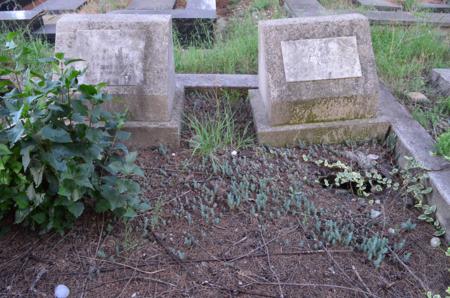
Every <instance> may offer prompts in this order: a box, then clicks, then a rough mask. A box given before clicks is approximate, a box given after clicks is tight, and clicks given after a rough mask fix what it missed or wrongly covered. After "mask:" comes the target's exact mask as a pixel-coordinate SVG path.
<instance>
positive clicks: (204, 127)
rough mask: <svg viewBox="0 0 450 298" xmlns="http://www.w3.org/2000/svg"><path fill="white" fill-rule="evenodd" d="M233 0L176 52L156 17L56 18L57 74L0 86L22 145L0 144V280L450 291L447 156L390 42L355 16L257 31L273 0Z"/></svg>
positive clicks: (85, 289)
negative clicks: (385, 79) (201, 39)
mask: <svg viewBox="0 0 450 298" xmlns="http://www.w3.org/2000/svg"><path fill="white" fill-rule="evenodd" d="M307 2H308V1H307ZM308 3H311V2H308ZM228 8H229V11H230V15H229V16H230V18H229V19H228V20H227V22H225V24H223V23H222V24H220V23H219V24H218V28H217V30H218V32H219V33H220V34H221V35H222V37H221V38H218V39H217V40H216V42H215V43H209V44H208V43H206V45H207V46H204V45H205V43H199V44H193V45H191V46H189V47H183V46H181V44H180V43H179V42H178V41H177V39H175V45H174V47H175V51H174V50H173V49H172V36H171V34H172V33H171V24H170V19H169V18H168V17H167V16H161V15H138V16H136V15H130V14H129V15H125V16H124V15H119V14H103V15H71V16H66V17H64V18H63V19H61V20H60V22H59V23H58V28H57V29H58V30H57V31H58V36H57V40H56V49H57V50H58V51H59V50H63V51H64V52H66V56H65V57H62V56H61V55H58V56H57V57H56V58H57V59H58V60H56V61H54V64H53V66H54V69H55V70H56V71H59V72H58V74H59V75H56V76H54V74H52V75H47V76H36V77H34V80H33V82H29V85H27V88H18V87H17V86H16V88H15V91H14V92H11V90H14V82H8V81H5V82H6V83H2V85H1V88H2V89H1V92H2V99H3V100H4V101H7V102H8V103H9V104H8V105H5V107H3V106H2V108H3V109H2V115H4V114H8V115H9V116H8V117H7V118H6V119H7V120H8V121H6V120H5V121H3V122H2V123H8V122H9V123H12V124H9V125H10V126H8V127H3V126H2V127H1V128H2V130H1V131H0V132H1V133H2V134H0V136H1V138H0V140H1V142H7V143H6V144H7V145H11V143H12V142H14V144H16V143H17V144H19V145H20V147H18V146H19V145H17V146H14V144H12V145H13V146H0V154H1V161H2V165H6V168H5V169H6V170H7V171H6V172H4V171H3V170H4V169H3V168H1V169H0V173H1V174H2V176H0V177H2V179H0V183H1V186H2V187H1V188H0V192H4V191H5V189H6V190H9V188H7V186H11V184H8V183H10V181H11V179H9V177H10V176H11V175H12V177H15V179H14V180H12V181H14V182H18V185H13V186H17V188H14V190H16V189H18V191H19V192H21V193H20V195H14V194H13V195H11V194H9V193H8V192H6V193H2V194H3V195H4V196H2V197H1V199H0V206H1V207H2V208H0V216H3V217H2V219H1V222H0V251H1V252H2V255H1V257H0V269H1V270H0V295H3V296H12V295H17V296H33V295H44V294H45V295H47V296H51V295H53V291H54V289H55V286H56V285H57V284H64V285H66V286H68V288H69V289H70V291H71V296H75V297H78V296H83V297H111V296H131V297H153V296H162V297H178V296H192V297H221V296H243V297H246V296H250V297H253V296H262V297H302V296H307V297H360V296H361V297H365V296H367V297H423V296H424V295H433V294H440V295H442V296H443V295H445V291H446V289H447V287H448V285H449V284H450V279H449V276H448V267H449V259H448V256H446V255H445V252H446V250H447V244H448V242H446V240H445V239H444V237H443V236H444V232H445V231H444V228H446V227H449V226H450V218H449V214H450V212H449V210H450V208H449V204H448V203H447V202H448V200H447V199H448V194H449V193H450V191H448V183H446V182H447V181H448V177H450V172H449V167H448V166H449V164H448V163H446V162H445V160H444V159H442V158H438V157H435V156H432V155H430V151H432V150H434V147H433V139H432V138H431V136H430V135H428V134H427V132H426V131H425V130H424V129H423V127H421V126H420V125H419V123H417V122H416V121H415V120H414V119H413V118H412V117H411V115H410V113H409V112H408V111H407V110H406V109H405V107H404V106H403V105H401V104H400V103H399V102H398V101H397V100H396V99H395V98H394V97H393V95H392V94H391V91H390V90H389V89H388V88H387V87H386V86H384V85H383V84H379V81H378V77H377V74H376V63H380V62H381V61H383V60H382V59H383V56H380V53H383V51H379V50H380V48H381V46H385V47H392V48H395V45H398V44H400V42H398V40H397V39H396V38H393V36H390V35H387V37H391V38H386V40H389V41H390V42H391V44H389V43H388V42H387V41H384V43H381V44H380V43H377V42H380V41H382V40H383V39H384V38H385V37H386V35H384V32H381V33H380V32H376V31H374V30H373V29H375V28H372V29H371V28H370V27H369V23H368V20H367V19H366V18H364V17H363V16H361V15H354V14H346V15H339V16H323V17H319V16H314V17H309V18H301V19H281V20H266V21H262V22H260V23H259V24H260V36H259V37H258V35H257V32H258V31H257V24H258V22H259V21H261V19H272V18H282V17H283V16H284V15H283V11H282V10H281V7H280V6H279V2H278V1H277V0H274V1H270V2H266V1H258V0H254V1H248V2H247V1H243V2H241V3H234V4H233V5H231V4H230V6H229V7H228ZM321 10H322V8H320V7H318V6H314V12H313V13H311V12H310V11H303V12H302V13H305V14H309V13H311V14H316V13H318V11H321ZM220 26H223V27H220ZM377 28H378V27H377ZM371 30H372V34H373V35H374V37H373V38H371V36H370V35H371ZM374 32H375V33H376V34H374ZM402 33H404V32H403V31H402ZM400 36H403V35H402V34H400ZM423 36H429V35H423ZM394 37H395V36H394ZM403 37H404V36H403ZM416 37H417V36H416ZM5 38H6V39H7V40H8V36H7V37H5ZM258 39H259V45H258ZM419 40H420V41H421V43H420V45H422V46H423V44H422V43H424V44H426V45H428V46H429V47H430V48H433V49H434V50H435V52H433V53H434V55H433V56H434V57H435V58H436V57H440V58H442V59H443V60H444V62H445V61H446V60H445V57H446V56H445V55H446V52H444V51H443V52H440V51H441V48H440V47H437V46H436V45H439V44H438V43H437V42H438V41H440V40H439V39H437V40H436V43H435V42H434V40H431V41H433V42H431V41H430V40H426V41H427V42H423V40H421V39H419ZM5 41H6V40H5ZM376 41H377V42H376ZM400 41H402V44H408V43H407V41H408V39H400ZM392 43H393V44H392ZM7 45H11V40H9V43H8V44H7ZM372 45H373V46H374V48H375V51H374V53H373V52H372ZM414 45H415V46H416V47H415V48H417V52H418V53H419V54H418V56H419V57H420V58H422V59H423V60H420V61H421V62H422V64H426V67H427V68H428V67H430V66H431V65H433V66H432V67H435V66H434V63H435V62H436V60H433V61H432V62H429V61H428V60H427V59H428V57H429V56H432V55H428V54H429V49H428V48H424V47H419V46H417V45H416V44H414ZM20 46H21V45H20V44H19V48H18V49H17V50H20ZM30 48H31V47H30ZM3 51H5V49H3ZM10 51H14V48H13V49H10ZM25 52H26V53H28V51H25ZM258 52H259V54H260V57H259V60H258V56H257V55H258ZM3 53H5V52H3ZM6 53H8V51H7V50H6ZM384 53H389V52H384ZM399 54H401V55H400V56H401V57H402V58H403V59H405V60H402V61H406V62H402V63H401V65H405V66H408V63H409V64H413V63H412V62H413V61H414V62H416V61H415V60H413V59H411V57H416V55H413V56H408V55H403V54H404V53H403V52H399ZM420 54H421V55H420ZM307 55H309V56H307ZM6 56H7V55H6ZM6 56H4V55H2V57H6ZM76 57H81V58H83V60H84V61H72V62H73V66H75V67H77V68H83V67H84V66H88V67H89V68H88V69H87V71H86V72H82V73H78V72H77V71H73V70H71V69H70V67H68V66H67V65H65V64H64V62H63V60H64V59H63V58H68V59H70V58H76ZM306 57H309V59H307V58H306ZM374 57H375V59H374ZM393 57H394V58H398V57H396V56H393ZM424 57H426V58H424ZM3 60H6V58H3ZM29 60H33V61H35V60H37V59H29ZM24 61H25V60H24ZM312 61H315V62H316V63H312ZM384 61H389V62H391V64H393V65H394V66H395V63H392V61H396V60H384ZM442 64H443V63H442ZM442 64H441V65H442ZM414 65H415V64H414ZM2 66H3V65H2ZM58 66H59V67H58ZM61 66H63V67H62V68H60V67H61ZM306 68H307V69H308V71H303V70H304V69H306ZM324 69H326V71H325V70H324ZM421 69H422V68H421ZM421 69H420V70H421ZM33 70H34V69H33ZM38 71H39V70H38ZM40 71H42V70H40ZM176 72H179V73H181V72H184V73H183V74H175V73H176ZM195 72H198V73H195ZM418 72H419V73H421V71H418ZM29 73H30V74H31V75H33V73H34V72H33V73H31V72H29ZM39 73H40V72H39ZM208 73H209V74H208ZM232 73H239V74H240V75H233V74H232ZM379 73H380V76H381V75H386V74H390V73H389V72H388V71H386V69H383V72H379ZM257 74H258V75H257ZM408 74H417V73H408ZM61 75H62V80H58V81H56V82H48V81H47V80H53V79H54V78H55V77H59V76H61ZM401 77H402V78H403V77H405V78H408V79H411V78H414V76H413V75H410V76H401ZM394 78H398V76H394ZM43 80H45V81H43ZM99 80H102V81H106V83H107V85H108V86H107V87H105V88H104V89H103V90H105V91H108V92H109V93H110V94H111V95H112V98H109V97H108V96H107V95H106V94H103V93H102V92H101V90H102V89H101V87H102V86H96V85H91V84H96V83H97V82H98V81H99ZM411 80H412V79H411ZM393 82H394V81H390V82H389V83H393ZM66 86H70V90H67V88H68V87H66ZM392 86H397V85H392ZM19 87H20V86H19ZM223 87H227V88H223ZM391 88H392V87H391ZM248 89H253V90H251V91H249V92H247V90H248ZM393 89H394V88H393ZM30 90H31V91H33V92H34V93H32V94H28V93H25V92H30ZM395 90H396V92H397V90H402V89H395ZM43 93H44V94H45V95H44V96H42V94H43ZM55 94H56V96H55ZM70 94H72V95H75V94H76V96H74V97H71V96H69V95H70ZM35 96H36V97H35ZM58 96H60V97H58ZM55 98H57V99H59V100H55ZM23 101H25V104H26V105H25V106H24V108H23V109H20V107H16V104H17V103H21V102H23ZM102 101H106V102H107V103H106V105H103V106H104V108H105V109H101V108H100V106H99V105H97V104H96V103H98V102H102ZM180 101H184V110H183V111H181V109H177V107H180V106H182V105H178V104H177V102H178V103H180ZM336 103H339V104H336ZM88 104H89V105H88ZM90 105H94V106H93V107H92V106H90ZM286 106H288V107H290V108H286ZM326 106H329V108H328V109H327V108H326ZM124 107H125V108H128V110H129V112H130V113H129V117H130V118H129V120H131V121H128V122H125V119H124V118H123V117H120V115H115V114H113V112H114V111H117V110H121V111H122V110H123V108H124ZM309 107H311V108H309ZM18 111H19V112H18ZM257 111H260V112H261V113H257ZM305 111H306V112H305ZM182 112H183V113H182ZM181 113H182V115H183V119H182V121H180V120H181V119H179V118H177V117H174V115H178V116H179V115H181ZM252 113H253V114H254V115H255V116H254V117H252ZM113 115H115V116H113ZM258 115H262V116H263V117H258ZM115 117H117V118H115ZM261 118H262V119H263V121H265V124H267V125H266V127H265V128H267V129H270V130H273V131H274V132H273V133H272V135H271V136H268V137H266V138H265V139H264V136H262V133H261V125H260V124H261V121H260V120H261ZM48 119H53V122H49V121H48ZM172 120H174V121H172ZM22 121H23V122H22ZM45 121H47V122H45ZM42 123H44V124H45V126H44V127H41V126H42ZM174 123H175V124H174ZM356 123H359V124H361V125H362V127H363V128H362V129H360V130H359V129H358V126H357V125H356ZM170 124H174V126H172V129H168V127H170ZM181 124H183V125H181ZM20 125H22V127H23V129H24V131H22V130H21V126H20ZM39 125H41V126H39ZM311 125H312V126H313V127H315V128H318V129H316V130H315V131H314V129H313V130H312V129H311ZM344 126H346V127H345V129H344V130H342V127H344ZM149 128H150V129H149ZM321 128H322V129H321ZM121 129H124V130H125V131H122V130H121ZM133 129H134V130H133ZM126 130H128V131H131V132H132V135H131V142H130V143H128V145H134V149H131V148H130V151H129V150H128V149H127V148H126V147H125V146H124V145H123V144H122V143H121V141H122V140H125V139H126V137H127V135H128V134H127V133H126ZM277 130H278V131H277ZM5 131H7V132H8V133H7V134H6V135H5V133H4V132H5ZM286 131H287V132H288V133H289V134H286ZM305 131H306V133H305ZM24 132H25V133H24ZM302 134H303V135H302ZM30 135H31V136H33V137H30ZM309 136H311V137H309ZM4 140H7V141H4ZM361 140H364V141H361ZM270 142H273V143H270ZM262 143H264V144H262ZM328 143H340V144H328ZM0 144H2V145H4V144H3V143H0ZM30 144H32V145H34V146H30ZM272 145H283V146H276V147H275V146H272ZM284 145H289V147H285V146H284ZM36 147H37V148H38V149H36ZM49 148H50V149H49ZM50 150H51V151H50ZM131 150H136V153H132V151H131ZM50 153H51V154H50ZM113 153H117V154H113ZM23 156H24V157H23ZM410 156H412V157H413V159H411V158H409V157H410ZM52 157H54V158H52ZM41 161H44V162H45V164H44V165H43V166H42V167H41V166H40V165H41V164H40V162H41ZM64 167H66V168H64ZM22 168H25V169H24V170H22ZM11 169H12V170H11ZM27 169H29V170H27ZM5 174H6V175H9V176H6V177H7V178H6V179H3V177H5ZM14 175H17V177H16V176H14ZM23 179H25V181H28V182H29V183H33V184H31V186H33V185H35V184H36V185H37V187H36V188H33V187H29V186H28V185H26V186H27V187H23V184H19V182H20V181H24V180H23ZM5 185H6V186H5ZM3 186H5V187H3ZM50 186H51V187H50ZM36 189H37V191H36ZM430 191H431V194H430ZM5 198H8V201H6V204H2V203H3V202H5V201H4V200H5ZM446 200H447V201H446ZM4 206H6V207H4ZM48 206H51V207H50V208H48ZM3 207H4V208H3ZM5 210H6V211H5ZM75 220H76V221H75ZM14 222H24V223H26V224H24V225H15V224H14ZM71 224H73V225H74V226H73V228H71V227H70V226H71ZM33 229H34V230H33ZM61 230H63V231H64V232H65V233H64V234H63V235H60V234H58V232H57V231H61ZM38 231H46V232H47V233H42V234H39V233H38ZM446 236H448V234H447V235H446Z"/></svg>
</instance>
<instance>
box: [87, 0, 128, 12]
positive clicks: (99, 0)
mask: <svg viewBox="0 0 450 298" xmlns="http://www.w3.org/2000/svg"><path fill="white" fill-rule="evenodd" d="M130 2H131V0H90V1H89V2H88V3H87V4H86V5H85V6H83V8H82V9H81V12H82V13H106V12H109V11H112V10H116V9H122V8H126V7H127V6H128V5H129V4H130Z"/></svg>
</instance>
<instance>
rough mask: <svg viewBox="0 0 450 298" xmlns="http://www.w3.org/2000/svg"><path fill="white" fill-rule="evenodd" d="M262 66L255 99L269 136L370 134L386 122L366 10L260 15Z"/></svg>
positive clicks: (262, 135) (264, 135)
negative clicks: (281, 16)
mask: <svg viewBox="0 0 450 298" xmlns="http://www.w3.org/2000/svg"><path fill="white" fill-rule="evenodd" d="M258 65H259V72H258V77H259V92H257V91H252V92H251V104H252V108H253V113H254V117H255V123H256V128H257V134H258V138H259V140H260V141H261V142H263V143H268V144H272V145H284V144H287V143H293V142H297V141H305V142H313V143H316V142H324V143H333V142H340V141H343V140H345V139H349V140H351V139H366V138H368V137H372V136H374V135H375V136H376V135H377V132H378V130H377V128H380V127H381V126H382V129H381V128H380V129H381V130H383V129H384V128H385V127H386V126H385V124H386V123H384V122H383V123H382V125H381V124H380V121H381V120H380V119H378V118H376V114H377V108H378V90H379V83H378V77H377V73H376V65H375V59H374V54H373V50H372V44H371V36H370V27H369V22H368V20H367V19H366V17H364V16H362V15H359V14H348V15H333V16H313V17H302V18H296V19H281V20H270V21H262V22H260V23H259V62H258ZM381 122H382V121H381ZM336 127H339V129H337V128H336ZM369 128H370V129H369ZM369 130H374V131H373V133H371V132H369ZM381 130H380V131H381ZM282 132H284V133H282ZM270 136H272V137H270Z"/></svg>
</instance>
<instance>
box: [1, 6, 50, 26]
mask: <svg viewBox="0 0 450 298" xmlns="http://www.w3.org/2000/svg"><path fill="white" fill-rule="evenodd" d="M42 23H43V22H42V13H41V12H39V11H33V10H14V11H0V25H1V26H2V28H8V29H9V30H19V29H23V28H29V29H31V30H35V29H37V28H38V27H40V26H41V25H42Z"/></svg>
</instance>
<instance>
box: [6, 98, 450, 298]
mask: <svg viewBox="0 0 450 298" xmlns="http://www.w3.org/2000/svg"><path fill="white" fill-rule="evenodd" d="M217 97H220V98H221V95H220V94H218V93H214V92H213V93H205V92H200V93H199V92H191V93H189V95H188V101H187V104H186V109H187V112H186V113H187V115H188V117H191V118H192V117H200V118H201V117H206V115H208V117H217V115H220V114H221V113H222V112H221V111H222V104H221V107H217V105H216V104H217V102H218V101H217ZM230 106H231V110H232V111H234V112H235V115H234V116H235V119H236V122H237V129H236V133H241V134H242V133H243V128H244V127H250V128H251V127H252V123H251V120H250V119H251V116H250V115H251V114H249V113H250V110H249V105H248V102H247V101H246V100H243V99H241V100H233V101H232V102H231V103H230ZM247 134H248V135H249V136H252V135H253V132H252V131H251V129H250V130H249V131H248V132H247ZM183 137H184V140H185V141H184V142H183V144H182V147H181V148H180V149H178V150H174V151H172V150H169V149H167V148H164V147H160V148H155V149H152V150H150V149H149V150H142V151H140V152H139V153H140V158H139V164H140V166H141V167H142V168H143V169H144V171H145V178H142V179H140V183H141V186H142V196H143V198H145V200H148V202H149V203H150V204H151V206H152V208H151V210H149V211H148V212H146V213H144V214H140V215H139V216H138V217H137V218H136V219H134V220H133V221H131V222H127V223H124V222H122V221H120V220H116V219H114V218H110V217H108V216H105V215H97V214H94V213H92V212H88V213H86V214H84V215H83V216H82V218H81V219H80V220H79V221H78V223H77V224H76V226H75V227H74V228H73V229H72V230H70V231H67V233H66V234H65V235H59V234H51V233H50V234H44V235H40V234H39V233H38V232H33V231H30V230H27V229H26V228H25V227H16V226H14V227H12V228H11V229H10V230H9V231H6V230H3V234H2V236H1V238H0V296H1V297H16V296H17V297H43V296H47V297H51V296H52V293H53V289H54V287H55V286H56V285H57V284H60V283H63V284H66V285H67V286H68V287H69V288H70V289H71V293H72V295H71V297H424V292H425V289H430V290H433V291H435V292H440V293H441V294H443V291H444V290H445V289H446V287H447V285H448V284H450V278H449V275H448V271H447V268H448V267H449V262H448V259H447V258H446V257H445V254H444V247H441V248H434V249H433V248H431V246H430V238H431V236H432V234H433V232H434V229H433V227H432V226H431V225H429V224H426V223H424V222H421V221H419V220H418V219H417V217H418V215H419V213H418V212H417V211H416V210H415V209H414V208H412V207H411V198H410V197H408V195H405V191H404V189H400V190H394V189H392V188H391V189H386V188H384V189H383V190H382V191H379V192H376V191H375V184H373V185H367V186H368V188H367V190H368V192H369V197H368V198H360V197H359V196H357V195H356V194H355V185H352V184H346V185H344V186H343V187H339V188H337V187H330V186H329V187H326V185H325V183H324V179H329V180H330V181H332V179H333V177H336V171H335V170H334V169H330V168H327V167H324V166H323V165H320V164H318V163H317V161H318V160H319V159H322V160H325V159H326V160H329V161H330V162H334V161H337V160H340V161H342V162H343V163H345V164H347V165H349V166H351V167H352V169H353V171H358V172H361V173H363V172H364V171H363V170H362V167H367V166H368V165H367V164H365V163H364V162H363V161H361V160H360V159H358V158H356V159H355V158H354V157H355V156H356V155H358V156H363V157H367V156H372V157H377V159H376V162H373V160H372V163H371V164H370V165H369V167H370V168H371V169H372V170H376V171H377V172H378V173H380V175H382V176H383V177H386V178H389V179H392V180H393V182H399V183H401V180H400V179H399V177H398V175H395V174H391V170H392V169H393V168H394V166H395V163H394V159H393V156H392V154H391V152H390V150H389V148H388V146H386V145H382V144H376V143H366V144H359V145H356V144H347V145H335V146H304V145H301V144H300V145H299V146H298V147H296V148H289V149H288V148H268V147H264V146H258V145H256V144H254V145H252V146H250V147H248V148H245V149H240V150H237V155H232V154H231V150H232V149H226V150H222V151H218V152H217V153H216V154H215V155H214V158H212V159H211V158H202V157H199V156H194V155H192V149H191V148H190V146H189V140H190V139H191V138H192V137H193V132H192V131H190V129H189V128H188V127H185V128H184V130H183ZM373 210H376V211H379V212H380V215H379V216H377V217H375V218H372V217H371V216H370V214H371V212H373ZM408 220H410V222H411V223H413V224H416V227H415V228H411V229H408V228H407V227H406V226H405V223H406V222H407V221H408ZM402 223H403V225H402ZM7 224H8V222H3V223H2V225H3V226H6V225H7ZM410 227H411V226H410ZM392 229H393V230H392ZM333 235H334V236H333ZM338 235H340V236H338ZM349 235H352V236H349ZM375 235H377V236H378V237H379V239H383V238H384V239H386V240H385V241H388V246H387V247H388V250H387V251H386V254H385V255H384V260H383V262H382V263H381V265H380V266H379V268H377V267H376V266H375V265H374V258H372V259H371V260H369V256H368V254H367V253H366V252H363V251H362V250H361V249H360V247H361V244H362V243H363V242H364V241H368V240H369V239H374V237H375ZM349 238H350V241H349V242H348V243H347V242H346V240H348V239H349ZM374 251H376V250H374Z"/></svg>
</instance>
